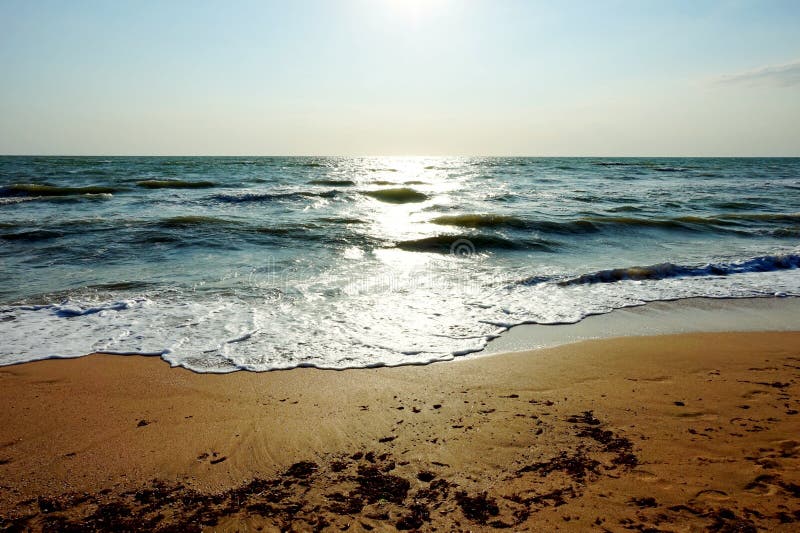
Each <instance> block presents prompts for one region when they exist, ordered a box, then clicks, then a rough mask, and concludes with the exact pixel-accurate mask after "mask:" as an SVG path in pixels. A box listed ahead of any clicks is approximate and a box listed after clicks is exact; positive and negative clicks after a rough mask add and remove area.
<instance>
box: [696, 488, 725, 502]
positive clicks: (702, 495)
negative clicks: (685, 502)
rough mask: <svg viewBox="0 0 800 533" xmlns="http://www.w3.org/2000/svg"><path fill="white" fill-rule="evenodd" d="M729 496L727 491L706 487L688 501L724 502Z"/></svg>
mask: <svg viewBox="0 0 800 533" xmlns="http://www.w3.org/2000/svg"><path fill="white" fill-rule="evenodd" d="M730 499H731V497H730V496H728V493H727V492H725V491H721V490H714V489H706V490H701V491H700V492H698V493H697V494H695V495H694V497H693V498H692V499H691V500H689V501H690V502H692V503H694V502H709V501H710V502H724V501H726V500H730Z"/></svg>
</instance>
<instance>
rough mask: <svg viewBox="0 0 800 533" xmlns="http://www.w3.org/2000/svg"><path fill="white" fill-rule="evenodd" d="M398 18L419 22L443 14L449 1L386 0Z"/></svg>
mask: <svg viewBox="0 0 800 533" xmlns="http://www.w3.org/2000/svg"><path fill="white" fill-rule="evenodd" d="M384 1H385V2H386V3H387V5H388V6H389V8H390V9H391V10H392V12H393V13H394V14H395V15H396V16H397V17H402V18H404V19H407V20H410V21H414V22H419V21H422V20H424V19H426V18H428V17H431V16H434V15H436V14H439V13H441V11H442V10H443V9H444V8H445V7H446V6H447V4H448V3H449V0H384Z"/></svg>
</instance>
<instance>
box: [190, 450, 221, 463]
mask: <svg viewBox="0 0 800 533" xmlns="http://www.w3.org/2000/svg"><path fill="white" fill-rule="evenodd" d="M226 459H228V458H227V457H225V456H224V455H220V454H219V452H213V451H212V452H211V453H210V454H208V453H205V452H203V453H201V454H200V455H198V456H197V460H198V461H200V462H204V461H206V460H207V461H208V462H209V463H210V464H212V465H216V464H219V463H221V462H223V461H225V460H226Z"/></svg>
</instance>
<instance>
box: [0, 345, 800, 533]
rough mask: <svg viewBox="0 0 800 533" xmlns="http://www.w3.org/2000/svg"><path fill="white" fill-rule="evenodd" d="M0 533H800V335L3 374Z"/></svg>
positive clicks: (144, 363) (69, 364) (121, 364)
mask: <svg viewBox="0 0 800 533" xmlns="http://www.w3.org/2000/svg"><path fill="white" fill-rule="evenodd" d="M0 402H2V409H0V529H3V528H9V529H13V528H15V527H23V528H24V527H29V528H33V529H48V528H49V529H59V530H63V529H67V528H68V527H70V526H82V527H86V528H89V527H91V528H95V529H101V530H102V529H109V530H110V529H114V530H119V529H128V530H133V529H143V530H144V529H146V530H157V529H159V528H160V529H163V530H168V529H178V530H192V529H201V528H210V529H215V530H237V529H239V530H248V529H252V530H255V529H258V528H262V529H263V530H266V531H270V530H287V529H288V530H298V531H306V530H335V531H338V530H347V531H382V530H388V531H391V530H395V529H409V530H413V529H420V530H425V531H432V530H437V531H451V530H462V531H468V530H472V531H479V530H487V529H493V528H508V529H511V530H516V531H519V530H537V531H538V530H553V529H556V528H558V529H562V530H586V529H596V530H600V531H602V530H608V531H624V530H648V529H650V530H653V531H655V530H698V529H699V530H702V529H710V530H714V531H755V530H756V528H762V529H767V530H785V531H796V530H797V528H798V527H799V526H798V524H799V523H800V499H799V498H800V414H798V411H800V332H770V333H693V334H685V335H670V336H655V337H628V338H619V339H605V340H595V341H586V342H579V343H575V344H570V345H565V346H560V347H557V348H550V349H542V350H537V351H532V352H524V353H514V354H505V355H497V356H492V357H482V358H476V359H472V360H465V361H455V362H450V363H441V364H434V365H430V366H425V367H401V368H382V369H366V370H348V371H342V372H335V371H322V370H315V369H296V370H291V371H282V372H271V373H264V374H253V373H245V372H238V373H234V374H229V375H207V374H206V375H201V374H194V373H191V372H189V371H186V370H183V369H171V368H169V367H168V366H167V365H166V364H165V363H164V362H163V361H161V360H160V359H158V358H146V357H140V356H130V357H124V356H109V355H92V356H88V357H84V358H81V359H72V360H50V361H40V362H34V363H26V364H23V365H18V366H11V367H2V368H0Z"/></svg>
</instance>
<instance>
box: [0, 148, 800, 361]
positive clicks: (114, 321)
mask: <svg viewBox="0 0 800 533" xmlns="http://www.w3.org/2000/svg"><path fill="white" fill-rule="evenodd" d="M798 237H800V159H790V158H789V159H750V158H748V159H727V158H726V159H715V158H703V159H684V158H679V159H606V158H345V157H342V158H279V157H275V158H239V157H231V158H215V157H200V158H197V157H185V158H169V157H167V158H160V157H130V158H129V157H119V158H101V157H0V306H1V307H0V338H2V341H0V364H10V363H15V362H20V361H26V360H31V359H37V358H42V357H72V356H78V355H82V354H85V353H88V352H92V351H109V352H120V353H153V354H160V355H161V356H162V357H163V358H164V359H166V360H167V361H169V362H170V363H172V364H176V365H182V366H186V367H187V368H191V369H193V370H197V371H204V372H225V371H231V370H236V369H249V370H268V369H275V368H290V367H295V366H319V367H326V368H345V367H363V366H377V365H384V364H389V365H394V364H408V363H424V362H429V361H434V360H442V359H449V358H452V357H455V356H458V355H464V354H467V353H470V352H473V351H476V350H480V349H481V348H482V347H483V346H484V345H485V343H486V342H487V340H489V339H490V338H492V337H493V336H495V335H497V334H498V333H499V332H501V331H503V330H504V329H506V328H508V327H510V326H512V325H514V324H520V323H525V322H528V323H554V322H555V323H561V322H574V321H578V320H581V319H582V318H583V317H585V316H588V315H590V314H597V313H605V312H608V311H610V310H612V309H615V308H620V307H627V306H631V305H639V304H642V303H644V302H648V301H656V300H671V299H677V298H686V297H693V296H711V297H752V296H771V295H775V294H778V295H783V294H787V295H797V294H800V271H799V270H798V267H799V266H800V247H799V246H798Z"/></svg>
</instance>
